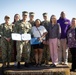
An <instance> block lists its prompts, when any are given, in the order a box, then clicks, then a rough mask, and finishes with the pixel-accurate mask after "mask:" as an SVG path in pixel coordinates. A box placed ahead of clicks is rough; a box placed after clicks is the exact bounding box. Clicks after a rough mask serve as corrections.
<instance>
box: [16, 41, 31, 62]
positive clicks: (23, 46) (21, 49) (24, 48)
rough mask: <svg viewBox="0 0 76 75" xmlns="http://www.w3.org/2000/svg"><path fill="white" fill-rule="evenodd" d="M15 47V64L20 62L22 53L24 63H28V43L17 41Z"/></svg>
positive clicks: (29, 47)
mask: <svg viewBox="0 0 76 75" xmlns="http://www.w3.org/2000/svg"><path fill="white" fill-rule="evenodd" d="M16 47H17V56H16V60H17V62H20V61H21V57H22V53H24V61H25V62H27V63H28V62H29V60H30V50H31V46H30V43H26V42H24V41H17V43H16Z"/></svg>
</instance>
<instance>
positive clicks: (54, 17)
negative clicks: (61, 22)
mask: <svg viewBox="0 0 76 75" xmlns="http://www.w3.org/2000/svg"><path fill="white" fill-rule="evenodd" d="M52 17H54V18H55V22H54V23H55V24H57V19H56V16H55V15H52V16H51V18H50V22H51V23H52Z"/></svg>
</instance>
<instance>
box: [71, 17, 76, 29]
mask: <svg viewBox="0 0 76 75" xmlns="http://www.w3.org/2000/svg"><path fill="white" fill-rule="evenodd" d="M74 20H76V18H72V21H71V28H75V27H76V26H75V25H74V24H73V21H74Z"/></svg>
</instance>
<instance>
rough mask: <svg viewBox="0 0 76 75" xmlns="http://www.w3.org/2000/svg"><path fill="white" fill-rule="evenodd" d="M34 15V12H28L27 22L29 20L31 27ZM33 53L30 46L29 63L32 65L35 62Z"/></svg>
mask: <svg viewBox="0 0 76 75" xmlns="http://www.w3.org/2000/svg"><path fill="white" fill-rule="evenodd" d="M34 15H35V13H34V12H30V13H29V19H30V20H29V21H28V22H30V24H31V25H32V27H33V26H34V25H35V21H34ZM33 55H34V50H33V47H32V46H31V53H30V63H31V65H33V64H34V63H35V57H34V56H33Z"/></svg>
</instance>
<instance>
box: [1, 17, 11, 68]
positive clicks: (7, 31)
mask: <svg viewBox="0 0 76 75" xmlns="http://www.w3.org/2000/svg"><path fill="white" fill-rule="evenodd" d="M4 19H5V23H3V24H1V25H0V35H1V50H2V60H3V67H6V62H7V66H8V67H9V63H10V60H11V50H12V47H11V46H12V41H11V33H12V24H10V23H9V20H10V17H9V16H5V18H4Z"/></svg>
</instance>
